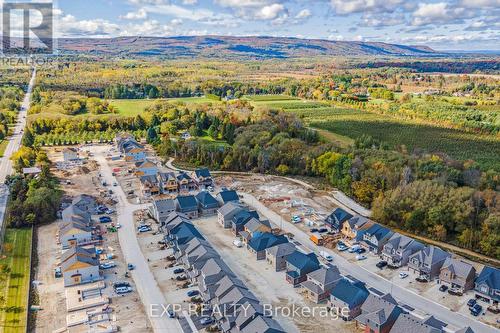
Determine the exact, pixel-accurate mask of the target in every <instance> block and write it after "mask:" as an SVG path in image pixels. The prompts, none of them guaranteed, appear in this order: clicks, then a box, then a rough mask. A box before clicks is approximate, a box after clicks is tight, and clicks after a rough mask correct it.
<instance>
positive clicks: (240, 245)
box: [233, 239, 243, 247]
mask: <svg viewBox="0 0 500 333" xmlns="http://www.w3.org/2000/svg"><path fill="white" fill-rule="evenodd" d="M233 245H234V246H236V247H243V242H242V241H241V240H239V239H235V240H234V241H233Z"/></svg>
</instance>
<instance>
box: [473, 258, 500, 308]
mask: <svg viewBox="0 0 500 333" xmlns="http://www.w3.org/2000/svg"><path fill="white" fill-rule="evenodd" d="M474 290H475V291H476V298H478V299H481V300H482V301H484V302H486V303H488V304H493V306H497V307H498V303H499V302H500V269H498V268H493V267H489V266H484V268H483V270H482V271H481V273H479V276H478V277H477V279H476V282H475V284H474Z"/></svg>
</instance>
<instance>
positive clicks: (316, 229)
mask: <svg viewBox="0 0 500 333" xmlns="http://www.w3.org/2000/svg"><path fill="white" fill-rule="evenodd" d="M309 231H310V232H318V228H311V229H309Z"/></svg>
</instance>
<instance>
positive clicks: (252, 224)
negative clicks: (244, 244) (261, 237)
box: [244, 212, 272, 237]
mask: <svg viewBox="0 0 500 333" xmlns="http://www.w3.org/2000/svg"><path fill="white" fill-rule="evenodd" d="M249 213H251V212H249ZM255 214H257V212H255ZM257 216H258V214H257ZM244 230H245V231H246V232H248V233H249V234H250V235H251V237H254V236H255V235H256V234H257V233H270V232H271V231H272V228H271V224H270V223H269V221H268V220H262V221H260V220H259V219H258V218H255V217H254V216H253V217H252V218H250V219H249V220H248V221H247V222H246V223H245V226H244Z"/></svg>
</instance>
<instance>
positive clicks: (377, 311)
mask: <svg viewBox="0 0 500 333" xmlns="http://www.w3.org/2000/svg"><path fill="white" fill-rule="evenodd" d="M402 313H404V311H403V309H402V308H401V307H399V306H398V303H397V302H396V300H395V299H394V298H393V297H392V296H391V294H385V295H383V296H376V295H374V294H369V295H368V297H367V298H366V300H365V302H364V303H363V305H362V306H361V314H360V315H359V316H357V317H356V323H357V325H358V327H360V328H361V329H363V330H364V331H366V332H374V333H384V332H390V330H391V328H392V326H393V325H394V323H395V322H396V320H397V319H398V317H399V316H400V315H401V314H402Z"/></svg>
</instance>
